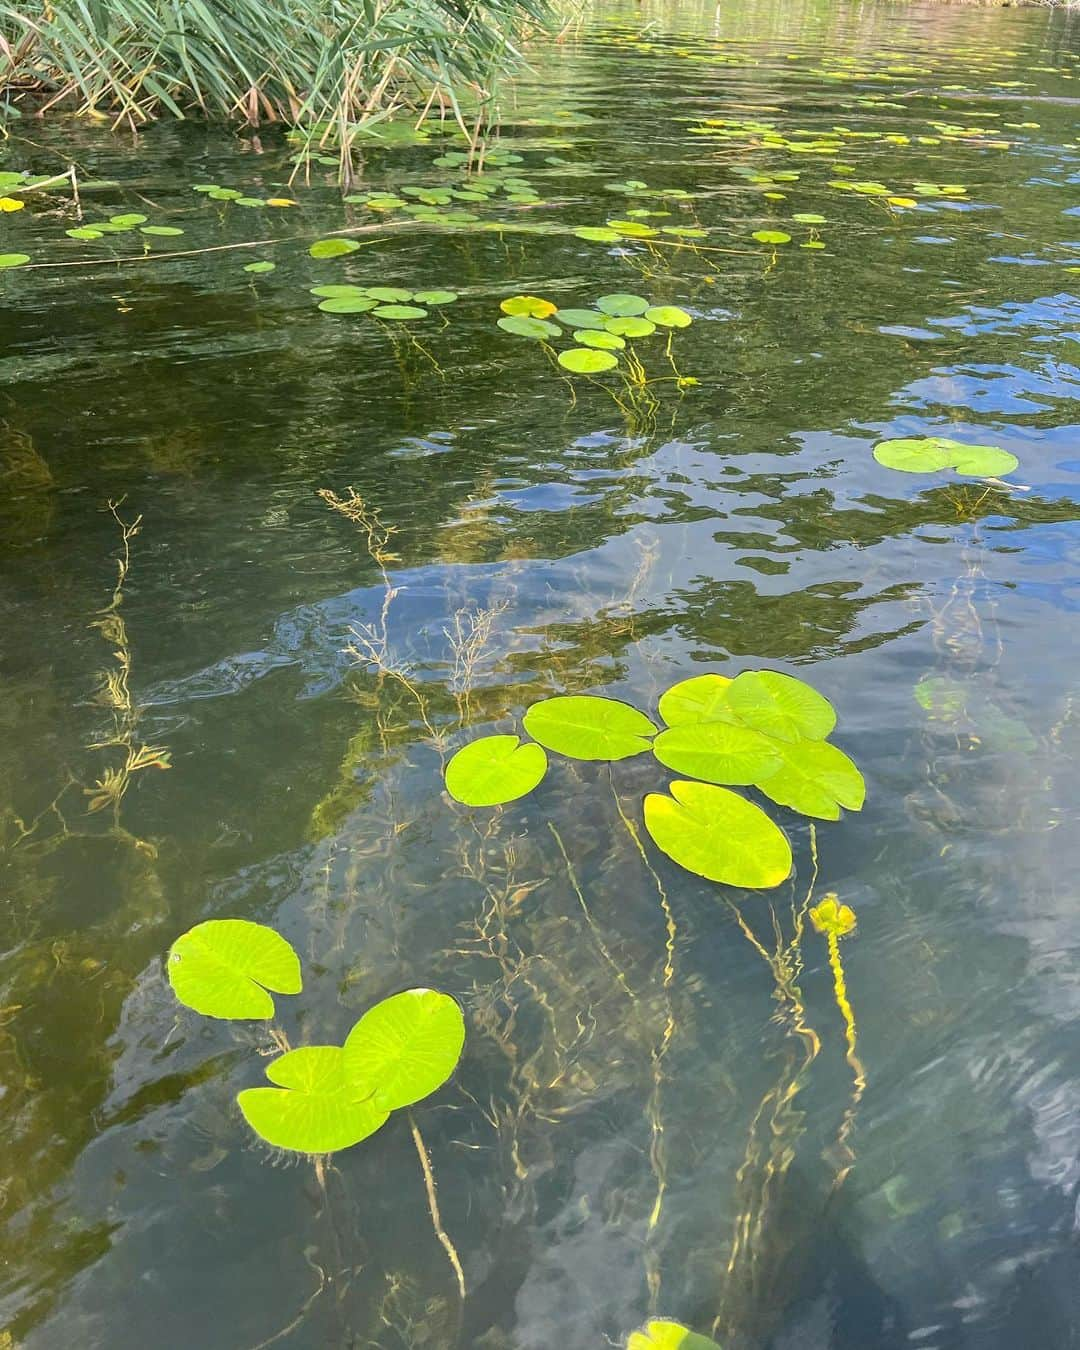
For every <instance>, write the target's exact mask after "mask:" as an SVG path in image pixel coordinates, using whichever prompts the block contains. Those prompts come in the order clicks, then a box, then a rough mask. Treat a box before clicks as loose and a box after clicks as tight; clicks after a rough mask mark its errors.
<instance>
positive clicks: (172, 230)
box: [139, 225, 184, 239]
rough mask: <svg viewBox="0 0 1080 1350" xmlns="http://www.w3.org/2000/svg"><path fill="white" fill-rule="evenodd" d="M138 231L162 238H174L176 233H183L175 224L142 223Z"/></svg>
mask: <svg viewBox="0 0 1080 1350" xmlns="http://www.w3.org/2000/svg"><path fill="white" fill-rule="evenodd" d="M139 233H140V234H150V235H155V236H158V237H160V238H162V239H164V238H175V236H176V235H178V234H183V233H184V231H183V230H181V229H178V228H177V227H176V226H175V225H144V226H143V227H142V228H141V229H140V230H139Z"/></svg>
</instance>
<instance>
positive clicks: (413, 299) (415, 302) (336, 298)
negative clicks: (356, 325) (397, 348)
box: [311, 283, 458, 323]
mask: <svg viewBox="0 0 1080 1350" xmlns="http://www.w3.org/2000/svg"><path fill="white" fill-rule="evenodd" d="M311 294H312V295H316V296H318V297H319V308H320V309H321V310H322V312H323V313H324V314H368V313H370V314H371V316H372V318H375V319H388V320H390V321H391V322H398V323H404V322H407V321H408V320H410V319H426V318H427V317H428V311H427V308H425V306H442V305H451V304H453V302H454V301H455V300H456V299H457V298H458V295H457V292H456V291H442V290H430V291H407V290H406V289H405V288H404V287H403V286H352V285H349V284H347V283H346V284H342V285H330V286H312V288H311Z"/></svg>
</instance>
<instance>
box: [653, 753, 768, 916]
mask: <svg viewBox="0 0 1080 1350" xmlns="http://www.w3.org/2000/svg"><path fill="white" fill-rule="evenodd" d="M645 828H646V830H648V832H649V834H650V836H651V837H652V841H653V843H654V844H655V845H656V846H657V848H658V849H660V851H661V852H662V853H666V854H667V856H668V857H669V858H671V859H672V860H673V861H674V862H677V863H678V864H679V866H680V867H685V868H686V870H687V871H688V872H694V873H695V874H696V875H697V876H700V877H706V878H708V880H709V881H719V882H722V883H723V884H724V885H726V886H744V887H747V888H749V889H752V890H763V889H766V888H768V887H770V886H779V885H780V883H781V882H782V881H784V880H785V879H786V878H787V877H788V876H789V875H790V873H791V845H790V844H789V843H788V840H787V836H786V835H785V834H784V832H783V831H782V830H781V829H780V828H779V826H777V825H774V824H773V822H772V821H771V820H770V819H769V817H768V816H767V815H766V814H765V812H764V811H762V810H761V808H760V807H759V806H755V805H754V803H753V802H748V801H747V800H746V798H745V797H740V796H739V795H738V793H736V792H731V791H729V790H728V789H727V788H723V787H713V786H712V785H711V784H709V783H689V782H685V781H683V780H681V779H680V780H678V781H677V782H674V783H672V785H671V796H670V797H668V796H666V795H663V794H661V793H659V792H651V793H649V795H648V796H647V797H646V798H645Z"/></svg>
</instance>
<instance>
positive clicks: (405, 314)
mask: <svg viewBox="0 0 1080 1350" xmlns="http://www.w3.org/2000/svg"><path fill="white" fill-rule="evenodd" d="M319 308H320V309H321V308H322V306H321V305H320V306H319ZM371 312H372V314H373V315H374V316H375V318H377V319H391V320H396V321H402V322H404V321H405V320H406V319H426V318H427V310H426V309H421V308H420V306H419V305H380V306H379V307H378V309H373V310H372V311H371Z"/></svg>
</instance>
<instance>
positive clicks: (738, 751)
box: [653, 722, 854, 786]
mask: <svg viewBox="0 0 1080 1350" xmlns="http://www.w3.org/2000/svg"><path fill="white" fill-rule="evenodd" d="M778 744H779V743H778V742H777V741H774V740H773V739H772V738H771V737H769V736H766V735H763V734H762V732H760V731H755V730H754V729H753V727H745V726H740V725H739V724H738V723H735V722H699V723H686V724H684V725H683V726H677V727H669V728H668V730H667V731H662V732H661V733H660V735H659V736H657V738H656V740H655V741H653V754H654V755H655V756H656V758H657V759H658V760H659V761H660V763H661V764H663V765H666V767H667V768H669V769H674V771H675V772H676V773H682V774H686V775H688V776H689V777H692V778H703V779H704V780H705V781H706V782H707V783H734V784H742V785H744V786H749V785H750V784H751V783H758V782H760V781H761V780H762V779H765V778H768V777H769V776H770V775H771V774H774V773H775V772H776V771H777V770H778V769H780V768H781V766H782V765H783V762H784V761H783V759H782V757H781V755H780V753H779V751H778V749H777V745H778ZM810 744H815V745H816V744H819V742H816V741H815V742H810ZM852 767H854V766H852Z"/></svg>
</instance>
